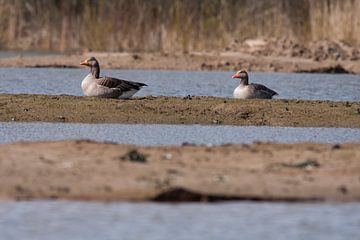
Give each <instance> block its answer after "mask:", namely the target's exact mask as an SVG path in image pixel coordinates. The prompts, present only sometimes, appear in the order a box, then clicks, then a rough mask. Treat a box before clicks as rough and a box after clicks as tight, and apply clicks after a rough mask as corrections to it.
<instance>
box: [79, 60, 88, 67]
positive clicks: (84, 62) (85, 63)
mask: <svg viewBox="0 0 360 240" xmlns="http://www.w3.org/2000/svg"><path fill="white" fill-rule="evenodd" d="M80 65H85V66H87V65H89V63H88V61H87V60H84V61H82V62H80Z"/></svg>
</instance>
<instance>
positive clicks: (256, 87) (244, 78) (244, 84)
mask: <svg viewBox="0 0 360 240" xmlns="http://www.w3.org/2000/svg"><path fill="white" fill-rule="evenodd" d="M232 78H240V85H239V86H238V87H237V88H235V90H234V93H233V95H234V98H241V99H249V98H262V99H271V98H272V97H273V96H275V95H278V94H277V92H275V91H273V90H271V89H269V88H267V87H265V86H264V85H261V84H256V83H250V84H249V76H248V73H247V72H246V71H245V70H241V71H238V72H237V73H235V74H234V75H233V76H232Z"/></svg>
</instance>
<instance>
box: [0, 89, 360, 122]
mask: <svg viewBox="0 0 360 240" xmlns="http://www.w3.org/2000/svg"><path fill="white" fill-rule="evenodd" d="M0 121H2V122H7V121H21V122H77V123H144V124H146V123H147V124H207V125H209V124H228V125H239V126H247V125H253V126H292V127H352V128H359V127H360V103H359V102H330V101H303V100H260V99H253V100H239V99H232V98H216V97H185V98H182V97H151V96H150V97H144V98H133V99H130V100H116V99H99V98H91V97H78V96H50V95H32V94H30V95H27V94H0Z"/></svg>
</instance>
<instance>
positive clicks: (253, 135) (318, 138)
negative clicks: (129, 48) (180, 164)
mask: <svg viewBox="0 0 360 240" xmlns="http://www.w3.org/2000/svg"><path fill="white" fill-rule="evenodd" d="M0 136H1V138H0V143H8V142H15V141H21V140H26V141H39V140H66V139H91V140H95V141H111V142H116V143H125V144H137V145H169V144H171V145H179V144H182V143H184V142H187V143H195V144H224V143H252V142H254V141H272V142H282V143H295V142H304V141H307V142H309V141H311V142H318V143H344V142H360V129H351V128H294V127H266V126H261V127H254V126H250V127H239V126H201V125H160V124H79V123H15V122H8V123H0Z"/></svg>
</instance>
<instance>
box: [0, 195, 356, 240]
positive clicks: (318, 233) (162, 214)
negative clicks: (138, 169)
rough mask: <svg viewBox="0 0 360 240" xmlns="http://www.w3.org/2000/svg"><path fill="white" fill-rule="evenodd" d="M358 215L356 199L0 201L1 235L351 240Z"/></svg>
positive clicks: (51, 238)
mask: <svg viewBox="0 0 360 240" xmlns="http://www.w3.org/2000/svg"><path fill="white" fill-rule="evenodd" d="M359 213H360V204H359V203H346V204H331V203H323V204H319V203H308V204H299V203H296V204H287V203H251V202H239V203H218V204H156V203H87V202H66V201H56V202H51V201H35V202H0V232H1V237H0V238H1V239H7V240H12V239H28V240H32V239H34V240H38V239H47V240H63V239H72V240H80V239H87V240H92V239H94V240H101V239H103V240H112V239H129V240H132V239H134V240H140V239H147V240H162V239H164V240H168V239H174V240H180V239H184V240H188V239H197V240H198V239H206V240H212V239H214V240H217V239H229V240H231V239H234V240H235V239H236V240H237V239H253V240H257V239H259V240H263V239H269V240H271V239H274V240H275V239H276V240H288V239H294V240H296V239H318V240H332V239H334V240H341V239H344V240H345V239H346V240H352V239H354V240H355V239H359V236H360V214H359Z"/></svg>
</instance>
